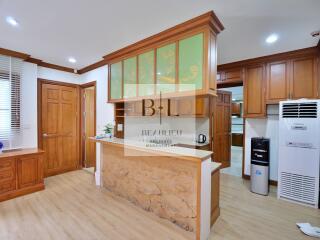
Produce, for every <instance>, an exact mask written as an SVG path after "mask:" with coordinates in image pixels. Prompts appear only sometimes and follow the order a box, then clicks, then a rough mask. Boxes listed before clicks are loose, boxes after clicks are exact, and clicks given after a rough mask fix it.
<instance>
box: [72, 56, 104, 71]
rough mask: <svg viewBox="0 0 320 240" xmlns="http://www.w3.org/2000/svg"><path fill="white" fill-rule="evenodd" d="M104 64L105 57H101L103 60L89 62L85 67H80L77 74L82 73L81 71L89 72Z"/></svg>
mask: <svg viewBox="0 0 320 240" xmlns="http://www.w3.org/2000/svg"><path fill="white" fill-rule="evenodd" d="M105 65H107V61H106V60H105V59H103V60H100V61H99V62H96V63H94V64H91V65H89V66H87V67H84V68H81V69H80V70H78V74H83V73H86V72H89V71H91V70H94V69H97V68H99V67H102V66H105Z"/></svg>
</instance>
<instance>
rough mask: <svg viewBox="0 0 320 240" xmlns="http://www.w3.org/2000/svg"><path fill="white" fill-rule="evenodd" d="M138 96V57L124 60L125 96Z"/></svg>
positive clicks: (125, 97)
mask: <svg viewBox="0 0 320 240" xmlns="http://www.w3.org/2000/svg"><path fill="white" fill-rule="evenodd" d="M136 96H137V57H131V58H128V59H126V60H124V61H123V98H124V99H127V98H132V97H136Z"/></svg>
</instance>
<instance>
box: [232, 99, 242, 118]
mask: <svg viewBox="0 0 320 240" xmlns="http://www.w3.org/2000/svg"><path fill="white" fill-rule="evenodd" d="M231 109H232V110H231V111H232V116H241V103H239V102H233V103H232V105H231Z"/></svg>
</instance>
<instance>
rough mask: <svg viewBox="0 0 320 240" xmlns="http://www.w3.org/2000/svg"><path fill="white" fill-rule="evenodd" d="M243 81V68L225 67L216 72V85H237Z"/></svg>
mask: <svg viewBox="0 0 320 240" xmlns="http://www.w3.org/2000/svg"><path fill="white" fill-rule="evenodd" d="M241 83H243V69H242V68H235V69H225V70H220V71H219V72H218V74H217V84H218V85H226V86H227V85H233V84H234V85H239V84H241Z"/></svg>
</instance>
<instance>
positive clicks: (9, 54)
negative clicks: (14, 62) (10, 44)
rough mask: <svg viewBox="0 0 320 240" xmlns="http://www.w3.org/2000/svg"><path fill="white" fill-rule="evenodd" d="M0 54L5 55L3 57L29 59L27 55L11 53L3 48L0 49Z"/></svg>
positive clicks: (11, 51)
mask: <svg viewBox="0 0 320 240" xmlns="http://www.w3.org/2000/svg"><path fill="white" fill-rule="evenodd" d="M0 54H1V55H5V56H9V57H15V58H20V59H22V60H26V59H28V58H30V55H29V54H26V53H22V52H16V51H13V50H10V49H5V48H0Z"/></svg>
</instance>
